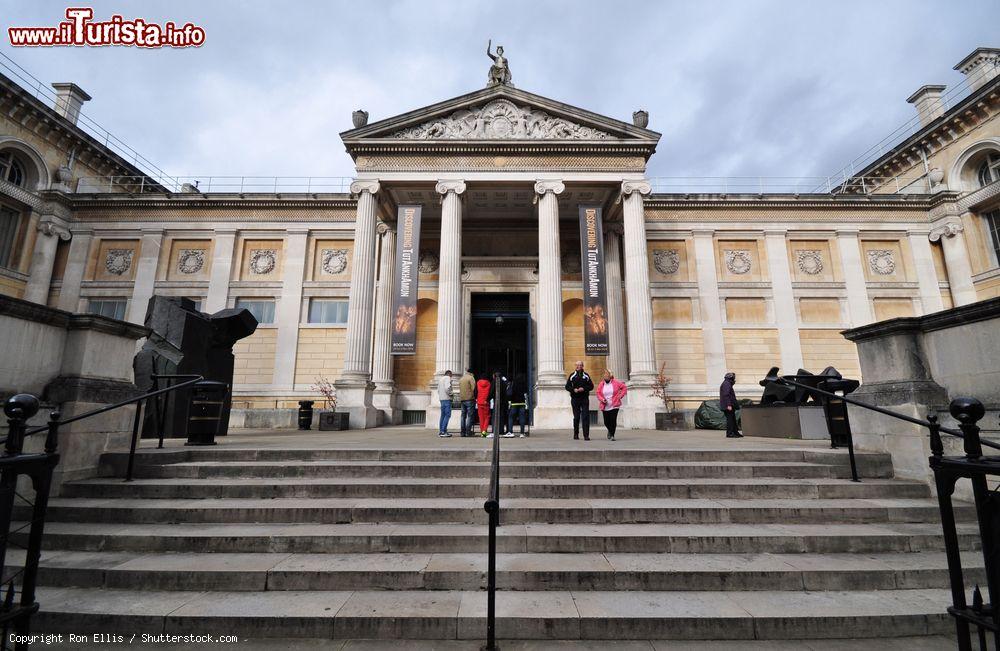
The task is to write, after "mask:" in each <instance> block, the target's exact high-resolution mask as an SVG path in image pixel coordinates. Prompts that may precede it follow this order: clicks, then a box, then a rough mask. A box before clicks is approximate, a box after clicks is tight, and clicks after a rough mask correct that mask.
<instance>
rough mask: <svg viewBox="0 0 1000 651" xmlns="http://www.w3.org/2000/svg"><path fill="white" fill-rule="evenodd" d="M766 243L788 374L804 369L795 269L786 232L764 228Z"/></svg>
mask: <svg viewBox="0 0 1000 651" xmlns="http://www.w3.org/2000/svg"><path fill="white" fill-rule="evenodd" d="M764 245H765V247H766V248H767V264H768V271H769V272H770V274H769V275H770V276H771V291H772V297H773V301H774V321H775V325H776V326H777V329H778V342H779V346H780V349H781V368H782V369H784V372H786V373H796V372H798V370H799V369H800V368H802V344H801V342H800V341H799V317H798V315H797V314H796V313H795V294H794V293H793V292H792V272H791V267H790V266H789V264H788V243H787V241H786V239H785V232H784V231H765V232H764ZM720 381H721V380H720Z"/></svg>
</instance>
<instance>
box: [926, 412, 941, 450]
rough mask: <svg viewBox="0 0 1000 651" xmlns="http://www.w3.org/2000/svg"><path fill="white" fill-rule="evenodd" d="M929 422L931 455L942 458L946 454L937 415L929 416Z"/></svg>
mask: <svg viewBox="0 0 1000 651" xmlns="http://www.w3.org/2000/svg"><path fill="white" fill-rule="evenodd" d="M927 422H928V423H930V430H931V454H933V455H934V456H935V457H940V456H942V455H943V454H944V443H943V442H942V441H941V425H939V424H938V417H937V415H936V414H927Z"/></svg>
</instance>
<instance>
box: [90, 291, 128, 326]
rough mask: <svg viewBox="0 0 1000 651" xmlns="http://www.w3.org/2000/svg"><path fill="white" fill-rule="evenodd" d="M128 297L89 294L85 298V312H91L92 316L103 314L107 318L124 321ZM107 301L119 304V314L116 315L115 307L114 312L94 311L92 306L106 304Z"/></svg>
mask: <svg viewBox="0 0 1000 651" xmlns="http://www.w3.org/2000/svg"><path fill="white" fill-rule="evenodd" d="M128 300H129V299H128V298H127V297H125V296H91V297H89V298H87V314H93V315H94V316H103V317H107V318H109V319H117V320H119V321H124V320H125V316H126V315H127V314H128ZM108 303H118V304H120V305H121V316H118V309H117V308H115V311H114V314H105V313H104V311H103V310H101V311H95V310H94V308H95V307H96V306H97V304H108Z"/></svg>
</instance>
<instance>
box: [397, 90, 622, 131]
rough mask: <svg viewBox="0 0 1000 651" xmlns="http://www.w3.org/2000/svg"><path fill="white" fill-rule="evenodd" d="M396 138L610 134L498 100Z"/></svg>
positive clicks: (543, 112)
mask: <svg viewBox="0 0 1000 651" xmlns="http://www.w3.org/2000/svg"><path fill="white" fill-rule="evenodd" d="M392 137H393V138H405V139H408V140H606V139H608V138H611V137H612V136H611V135H610V134H608V133H605V132H603V131H600V130H598V129H594V128H593V127H585V126H582V125H579V124H576V123H574V122H570V121H569V120H566V119H564V118H558V117H555V116H552V115H549V114H548V113H546V112H545V111H539V110H535V109H532V108H529V107H527V106H523V107H519V106H516V105H515V104H514V103H513V102H511V101H510V100H506V99H496V100H493V101H492V102H490V103H488V104H486V105H485V106H483V107H481V108H476V109H462V110H460V111H456V112H454V113H452V114H451V115H449V116H448V117H444V118H438V119H436V120H431V121H430V122H425V123H424V124H421V125H418V126H415V127H411V128H409V129H403V130H402V131H397V132H396V133H394V134H392Z"/></svg>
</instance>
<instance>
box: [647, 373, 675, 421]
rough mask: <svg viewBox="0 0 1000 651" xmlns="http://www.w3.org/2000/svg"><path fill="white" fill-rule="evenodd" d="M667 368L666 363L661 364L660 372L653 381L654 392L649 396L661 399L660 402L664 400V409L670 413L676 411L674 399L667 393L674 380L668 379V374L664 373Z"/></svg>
mask: <svg viewBox="0 0 1000 651" xmlns="http://www.w3.org/2000/svg"><path fill="white" fill-rule="evenodd" d="M666 368H667V363H666V362H663V363H662V364H660V372H659V373H657V374H656V377H655V378H654V379H653V392H652V393H651V394H649V395H650V396H653V397H654V398H659V399H660V400H662V401H663V408H664V409H666V410H667V411H668V412H672V411H673V410H674V407H673V404H674V399H673V398H671V397H670V395H669V394H668V393H667V388H668V387H670V382H671V381H672V380H673V378H669V377H667V375H666V373H665V372H664V371H665V370H666Z"/></svg>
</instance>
